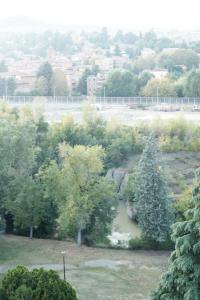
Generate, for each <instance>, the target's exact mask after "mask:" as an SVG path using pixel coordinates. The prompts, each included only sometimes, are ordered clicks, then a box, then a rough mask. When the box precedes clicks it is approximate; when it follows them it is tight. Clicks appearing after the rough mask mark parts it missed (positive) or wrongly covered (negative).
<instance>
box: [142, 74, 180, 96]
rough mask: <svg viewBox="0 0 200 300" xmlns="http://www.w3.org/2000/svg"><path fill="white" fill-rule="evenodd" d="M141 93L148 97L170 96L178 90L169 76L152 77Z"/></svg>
mask: <svg viewBox="0 0 200 300" xmlns="http://www.w3.org/2000/svg"><path fill="white" fill-rule="evenodd" d="M141 94H142V95H143V96H148V97H153V96H154V97H156V96H159V97H170V96H176V90H175V86H174V84H173V83H172V82H171V81H170V79H169V78H163V79H157V78H152V79H150V80H149V81H148V82H147V85H146V86H145V87H144V88H143V90H142V92H141Z"/></svg>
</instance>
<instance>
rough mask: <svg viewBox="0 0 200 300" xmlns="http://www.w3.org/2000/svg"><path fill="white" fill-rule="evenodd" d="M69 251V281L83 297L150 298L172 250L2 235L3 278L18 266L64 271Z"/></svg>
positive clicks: (0, 265)
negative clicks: (110, 247) (115, 247)
mask: <svg viewBox="0 0 200 300" xmlns="http://www.w3.org/2000/svg"><path fill="white" fill-rule="evenodd" d="M63 250H64V251H66V264H67V280H68V281H69V282H70V283H71V284H72V285H73V286H74V287H75V288H76V290H77V292H78V298H79V300H90V299H91V300H92V299H95V300H100V299H101V300H107V299H111V300H112V299H113V300H114V299H124V300H125V299H133V300H141V299H148V295H149V293H150V291H151V290H152V289H153V288H154V287H155V286H156V284H157V282H158V279H159V277H160V275H161V273H162V271H163V270H165V268H166V266H167V261H168V257H169V253H168V252H155V251H148V252H147V251H126V250H108V249H97V248H88V247H85V246H82V247H81V248H77V247H76V245H75V244H74V243H72V242H70V241H67V242H64V241H56V240H42V239H33V240H29V239H28V238H24V237H17V236H13V235H8V236H6V235H2V236H0V278H1V277H2V274H3V273H4V272H6V270H7V269H9V268H12V267H14V266H16V265H26V266H28V267H29V268H34V267H40V266H43V267H44V268H46V269H54V270H57V271H58V272H59V274H60V275H61V276H63V273H62V255H61V251H63Z"/></svg>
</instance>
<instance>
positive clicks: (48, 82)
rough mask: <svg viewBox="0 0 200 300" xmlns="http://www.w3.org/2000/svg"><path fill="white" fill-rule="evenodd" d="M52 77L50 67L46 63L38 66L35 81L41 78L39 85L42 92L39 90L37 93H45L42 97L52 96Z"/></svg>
mask: <svg viewBox="0 0 200 300" xmlns="http://www.w3.org/2000/svg"><path fill="white" fill-rule="evenodd" d="M52 76H53V70H52V67H51V65H50V64H49V63H48V62H46V63H44V64H43V65H41V66H40V68H39V70H38V73H37V79H38V80H39V79H40V78H41V77H42V78H43V80H42V83H41V85H42V90H39V91H40V92H46V94H43V95H42V96H51V95H52V90H53V89H52ZM44 79H45V80H44ZM44 87H45V88H44Z"/></svg>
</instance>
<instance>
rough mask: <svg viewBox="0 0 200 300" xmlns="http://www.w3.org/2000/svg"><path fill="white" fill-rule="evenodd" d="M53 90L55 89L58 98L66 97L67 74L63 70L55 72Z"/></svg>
mask: <svg viewBox="0 0 200 300" xmlns="http://www.w3.org/2000/svg"><path fill="white" fill-rule="evenodd" d="M52 88H55V92H56V96H66V95H67V94H68V86H67V80H66V77H65V74H64V72H63V71H61V70H55V71H54V72H53V76H52Z"/></svg>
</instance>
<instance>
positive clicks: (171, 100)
mask: <svg viewBox="0 0 200 300" xmlns="http://www.w3.org/2000/svg"><path fill="white" fill-rule="evenodd" d="M2 98H3V99H4V100H5V101H6V102H8V103H11V104H12V103H13V104H14V103H15V104H17V103H18V104H23V103H24V104H28V103H33V102H37V101H38V102H40V101H41V102H43V101H44V102H46V103H54V104H56V103H63V104H70V105H74V104H81V103H82V102H84V101H87V100H88V101H89V100H90V101H93V102H94V103H97V104H101V105H104V104H105V105H109V104H110V105H130V106H131V105H133V106H134V105H137V106H140V105H141V106H155V105H177V106H180V105H191V106H195V105H198V106H199V105H200V98H176V97H88V96H56V97H49V96H48V97H47V96H36V97H35V96H7V97H2Z"/></svg>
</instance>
